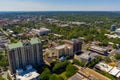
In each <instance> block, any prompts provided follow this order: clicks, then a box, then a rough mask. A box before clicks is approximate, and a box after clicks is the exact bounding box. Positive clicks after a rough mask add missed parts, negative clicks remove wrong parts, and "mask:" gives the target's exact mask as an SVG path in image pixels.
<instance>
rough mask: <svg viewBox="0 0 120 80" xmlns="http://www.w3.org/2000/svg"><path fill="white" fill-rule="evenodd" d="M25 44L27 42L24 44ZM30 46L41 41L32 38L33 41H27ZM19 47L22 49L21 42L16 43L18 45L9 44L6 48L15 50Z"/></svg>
mask: <svg viewBox="0 0 120 80" xmlns="http://www.w3.org/2000/svg"><path fill="white" fill-rule="evenodd" d="M26 43H27V42H26ZM29 43H30V44H32V45H33V44H37V43H41V40H40V39H38V38H34V39H31V40H30V41H29ZM20 47H24V45H23V43H22V42H18V43H11V44H9V45H8V48H9V49H16V48H20Z"/></svg>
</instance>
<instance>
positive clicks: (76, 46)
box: [63, 38, 82, 53]
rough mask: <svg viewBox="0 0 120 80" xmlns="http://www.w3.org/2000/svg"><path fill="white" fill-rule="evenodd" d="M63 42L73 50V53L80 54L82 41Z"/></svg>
mask: <svg viewBox="0 0 120 80" xmlns="http://www.w3.org/2000/svg"><path fill="white" fill-rule="evenodd" d="M63 42H64V43H65V44H66V45H68V46H71V47H72V48H73V53H78V52H81V49H82V40H81V39H80V38H78V39H71V40H63Z"/></svg>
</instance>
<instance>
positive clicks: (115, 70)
mask: <svg viewBox="0 0 120 80" xmlns="http://www.w3.org/2000/svg"><path fill="white" fill-rule="evenodd" d="M119 72H120V70H119V69H118V68H117V67H114V68H113V69H112V70H111V71H110V72H109V73H110V74H112V75H113V76H117V74H118V73H119Z"/></svg>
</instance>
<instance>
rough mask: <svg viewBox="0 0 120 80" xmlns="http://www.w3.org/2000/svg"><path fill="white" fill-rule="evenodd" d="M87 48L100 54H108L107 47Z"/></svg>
mask: <svg viewBox="0 0 120 80" xmlns="http://www.w3.org/2000/svg"><path fill="white" fill-rule="evenodd" d="M89 50H90V51H93V52H96V53H98V54H101V55H108V51H107V49H104V48H101V47H98V46H91V47H90V48H89Z"/></svg>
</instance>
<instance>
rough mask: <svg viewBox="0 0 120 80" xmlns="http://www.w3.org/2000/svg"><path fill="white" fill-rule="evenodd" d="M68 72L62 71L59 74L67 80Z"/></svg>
mask: <svg viewBox="0 0 120 80" xmlns="http://www.w3.org/2000/svg"><path fill="white" fill-rule="evenodd" d="M65 74H66V72H63V73H61V74H59V76H61V77H62V78H64V80H67V77H66V75H65Z"/></svg>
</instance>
